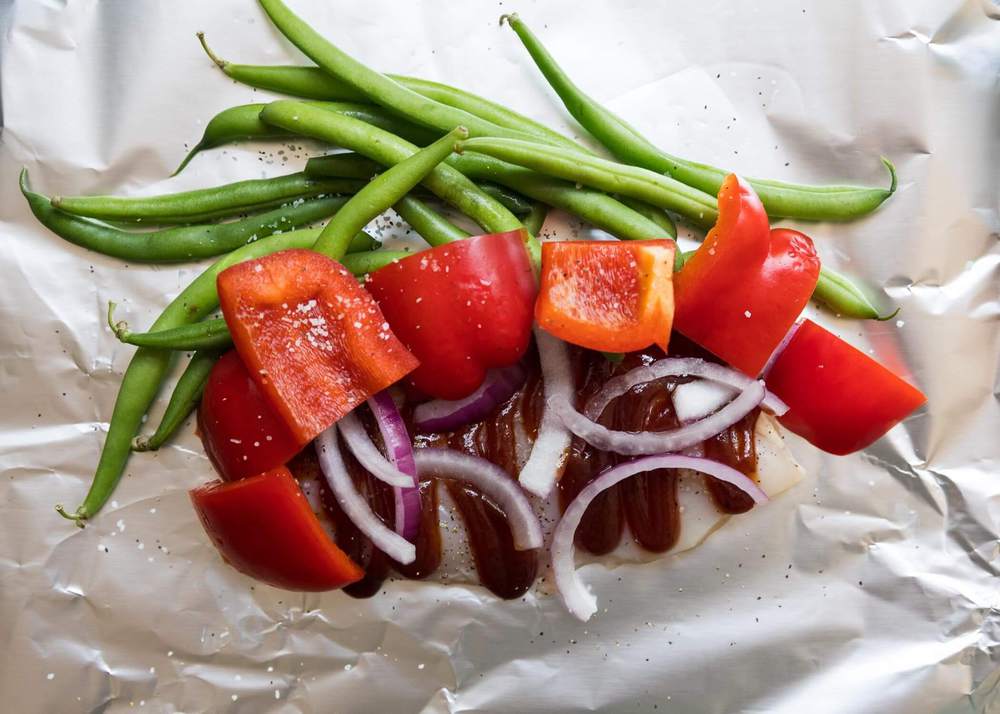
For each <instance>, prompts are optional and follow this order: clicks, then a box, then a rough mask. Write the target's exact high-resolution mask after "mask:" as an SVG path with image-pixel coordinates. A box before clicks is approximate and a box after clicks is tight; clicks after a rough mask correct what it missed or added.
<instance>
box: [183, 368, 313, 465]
mask: <svg viewBox="0 0 1000 714" xmlns="http://www.w3.org/2000/svg"><path fill="white" fill-rule="evenodd" d="M198 432H199V434H200V435H201V442H202V444H204V445H205V453H207V454H208V458H209V459H211V461H212V464H213V465H214V466H215V469H216V471H218V472H219V474H220V475H221V476H222V478H224V479H226V480H227V481H235V480H237V479H241V478H247V477H248V476H255V475H257V474H259V473H263V472H265V471H270V470H271V469H273V468H275V467H278V466H281V465H282V464H284V463H285V462H286V461H288V460H289V459H290V458H292V457H293V456H295V454H297V453H298V452H299V450H300V449H301V448H302V444H300V443H299V440H298V439H297V438H296V437H295V436H294V435H293V434H292V432H291V431H290V430H289V429H288V425H287V424H286V423H285V420H284V419H282V418H281V416H280V415H278V414H277V413H276V412H275V411H274V408H273V407H272V406H271V402H270V401H269V400H268V399H267V398H266V397H265V396H264V395H263V394H262V393H261V391H260V389H259V388H258V387H257V383H256V382H255V381H254V380H253V378H252V377H251V376H250V372H248V371H247V368H246V366H245V365H244V364H243V360H241V359H240V356H239V355H238V354H237V353H236V350H230V351H229V352H227V353H226V354H224V355H222V357H221V358H220V359H219V361H218V362H216V363H215V366H214V367H213V368H212V372H211V373H210V374H209V375H208V381H207V382H206V383H205V391H204V393H203V394H202V396H201V404H200V405H199V406H198Z"/></svg>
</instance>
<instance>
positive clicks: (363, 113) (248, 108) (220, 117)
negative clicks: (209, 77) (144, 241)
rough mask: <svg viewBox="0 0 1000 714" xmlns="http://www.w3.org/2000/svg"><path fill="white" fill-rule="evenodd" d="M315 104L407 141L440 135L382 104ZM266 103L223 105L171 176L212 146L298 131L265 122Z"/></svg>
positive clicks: (283, 136)
mask: <svg viewBox="0 0 1000 714" xmlns="http://www.w3.org/2000/svg"><path fill="white" fill-rule="evenodd" d="M309 104H312V105H314V106H318V107H323V108H325V109H329V110H330V111H337V112H340V113H341V114H346V115H348V116H351V117H354V118H355V119H360V120H361V121H363V122H367V123H369V124H373V125H375V126H377V127H379V128H381V129H385V130H386V131H389V132H392V133H393V134H396V135H398V136H402V137H405V138H406V139H407V140H408V141H410V142H412V143H415V144H418V145H420V146H423V145H425V144H429V143H430V142H432V141H433V140H434V139H435V138H437V135H436V134H435V133H434V132H431V131H428V130H427V129H425V128H424V127H420V126H415V125H413V124H411V123H410V122H408V121H406V120H405V119H400V118H399V117H396V116H393V115H392V114H389V113H387V112H386V111H384V110H382V109H380V108H379V107H373V106H370V105H367V104H351V103H348V102H309ZM266 106H267V105H266V104H242V105H240V106H237V107H231V108H229V109H224V110H223V111H221V112H219V113H218V114H216V115H215V116H214V117H212V118H211V119H210V120H209V122H208V124H207V125H205V133H204V134H203V135H202V137H201V140H200V141H199V142H198V143H197V144H195V146H194V148H192V149H191V151H189V152H188V154H187V156H185V157H184V160H183V161H182V162H181V164H180V166H178V167H177V170H176V171H174V173H173V174H171V175H172V176H176V175H177V174H179V173H180V172H181V171H183V170H184V167H185V166H187V165H188V162H190V161H191V159H193V158H194V157H195V155H196V154H198V153H199V152H201V151H204V150H205V149H212V148H215V147H217V146H223V145H224V144H230V143H232V142H234V141H244V140H248V139H250V140H265V139H287V138H289V137H291V136H294V135H295V134H294V133H293V132H289V131H285V130H284V129H280V128H278V127H275V126H271V125H268V124H265V123H264V122H262V121H261V120H260V112H261V110H262V109H263V108H264V107H266Z"/></svg>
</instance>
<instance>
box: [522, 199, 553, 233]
mask: <svg viewBox="0 0 1000 714" xmlns="http://www.w3.org/2000/svg"><path fill="white" fill-rule="evenodd" d="M548 213H549V207H548V206H546V205H545V204H544V203H536V204H535V205H534V206H532V207H531V212H529V213H528V215H526V216H525V217H524V220H523V221H522V224H523V225H524V229H525V230H526V231H528V233H530V234H531V235H533V236H537V235H538V232H539V231H540V230H542V226H543V225H544V224H545V218H546V216H548Z"/></svg>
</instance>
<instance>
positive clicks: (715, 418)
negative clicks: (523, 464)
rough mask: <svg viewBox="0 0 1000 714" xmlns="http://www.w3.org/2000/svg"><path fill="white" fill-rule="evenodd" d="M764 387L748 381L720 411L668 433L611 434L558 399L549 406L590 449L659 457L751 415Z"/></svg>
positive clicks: (611, 431)
mask: <svg viewBox="0 0 1000 714" xmlns="http://www.w3.org/2000/svg"><path fill="white" fill-rule="evenodd" d="M764 392H765V390H764V383H763V382H756V381H753V380H751V382H750V384H749V385H748V386H747V388H746V389H744V390H743V391H742V392H740V395H739V396H738V397H736V399H734V400H733V401H731V402H729V404H727V405H726V406H724V407H723V408H722V409H720V410H719V411H717V412H715V413H714V414H710V415H709V416H707V417H705V418H704V419H700V420H698V421H695V422H691V423H690V424H685V425H684V426H681V427H678V428H676V429H670V430H668V431H640V432H630V431H613V430H611V429H608V428H607V427H605V426H602V425H600V424H598V423H597V422H595V421H593V420H592V419H589V418H587V417H586V416H585V415H583V414H581V413H580V412H578V411H577V410H576V409H574V408H573V406H572V405H571V404H570V403H569V400H567V399H565V398H563V397H559V398H556V399H553V400H552V401H551V402H550V403H549V405H548V406H549V407H550V408H552V409H554V410H555V411H556V413H557V414H558V415H559V417H560V418H561V419H562V420H563V423H564V424H565V425H566V426H567V427H568V428H569V430H570V431H571V432H573V433H574V434H576V435H577V436H579V437H580V438H581V439H583V440H584V441H586V442H587V443H588V444H590V445H591V446H595V447H597V448H598V449H601V450H603V451H614V452H615V453H618V454H626V455H631V456H636V455H642V454H662V453H665V452H670V451H680V450H681V449H686V448H687V447H689V446H694V445H695V444H698V443H700V442H702V441H705V440H706V439H709V438H711V437H713V436H715V435H716V434H718V433H719V432H720V431H722V430H723V429H727V428H728V427H731V426H732V425H733V424H735V423H736V422H738V421H739V420H740V419H742V418H743V417H745V416H746V415H747V414H749V413H750V410H751V409H753V408H754V407H755V406H757V405H758V404H760V403H761V400H762V399H763V398H764Z"/></svg>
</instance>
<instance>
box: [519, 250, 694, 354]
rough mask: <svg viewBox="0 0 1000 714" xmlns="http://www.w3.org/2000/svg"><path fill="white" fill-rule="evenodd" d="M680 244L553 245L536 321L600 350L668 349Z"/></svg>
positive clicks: (546, 252) (544, 256)
mask: <svg viewBox="0 0 1000 714" xmlns="http://www.w3.org/2000/svg"><path fill="white" fill-rule="evenodd" d="M674 250H675V244H674V242H673V241H669V240H644V241H634V242H629V243H622V242H619V241H565V242H558V243H546V244H544V245H543V246H542V281H541V289H540V290H539V295H538V302H537V303H535V319H536V320H538V324H539V326H540V327H542V329H544V330H546V331H547V332H550V333H552V334H553V335H555V336H556V337H558V338H560V339H562V340H565V341H566V342H572V343H573V344H575V345H580V346H581V347H587V348H589V349H592V350H601V351H603V352H634V351H635V350H641V349H644V348H646V347H649V346H650V345H653V344H656V345H659V346H660V347H661V348H663V350H664V351H666V349H667V342H668V341H669V339H670V326H671V323H672V321H673V315H674V289H673V283H672V278H673V268H674Z"/></svg>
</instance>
